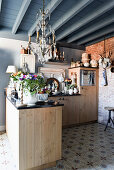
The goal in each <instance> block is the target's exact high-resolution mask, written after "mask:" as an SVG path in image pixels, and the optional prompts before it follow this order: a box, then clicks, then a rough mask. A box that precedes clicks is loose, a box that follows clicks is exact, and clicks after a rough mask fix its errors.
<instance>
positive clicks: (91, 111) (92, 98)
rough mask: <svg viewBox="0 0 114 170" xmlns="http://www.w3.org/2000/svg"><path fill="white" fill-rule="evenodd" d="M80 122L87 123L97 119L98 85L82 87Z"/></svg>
mask: <svg viewBox="0 0 114 170" xmlns="http://www.w3.org/2000/svg"><path fill="white" fill-rule="evenodd" d="M81 92H82V95H81V97H80V114H79V117H80V118H79V122H80V123H85V122H90V121H95V120H97V91H96V86H84V87H81Z"/></svg>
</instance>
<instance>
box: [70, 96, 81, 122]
mask: <svg viewBox="0 0 114 170" xmlns="http://www.w3.org/2000/svg"><path fill="white" fill-rule="evenodd" d="M79 101H80V96H69V102H68V103H67V105H68V107H69V114H68V125H73V124H77V123H79V107H80V106H79Z"/></svg>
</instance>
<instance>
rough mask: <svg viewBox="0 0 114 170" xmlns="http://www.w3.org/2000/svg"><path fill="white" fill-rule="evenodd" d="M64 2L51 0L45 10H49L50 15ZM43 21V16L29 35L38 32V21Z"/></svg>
mask: <svg viewBox="0 0 114 170" xmlns="http://www.w3.org/2000/svg"><path fill="white" fill-rule="evenodd" d="M62 1H63V0H51V1H50V3H49V4H48V5H47V7H46V9H45V10H47V9H48V10H49V12H50V14H51V13H52V12H53V11H54V10H55V9H56V8H57V6H58V5H59V4H60V3H61V2H62ZM39 20H41V16H39V17H38V19H37V21H36V22H35V23H34V24H33V26H32V27H31V28H30V29H29V31H28V35H31V36H32V35H33V34H34V32H35V31H36V26H37V24H38V21H39Z"/></svg>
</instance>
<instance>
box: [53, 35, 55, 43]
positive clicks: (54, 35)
mask: <svg viewBox="0 0 114 170" xmlns="http://www.w3.org/2000/svg"><path fill="white" fill-rule="evenodd" d="M54 42H55V35H54V33H53V43H54Z"/></svg>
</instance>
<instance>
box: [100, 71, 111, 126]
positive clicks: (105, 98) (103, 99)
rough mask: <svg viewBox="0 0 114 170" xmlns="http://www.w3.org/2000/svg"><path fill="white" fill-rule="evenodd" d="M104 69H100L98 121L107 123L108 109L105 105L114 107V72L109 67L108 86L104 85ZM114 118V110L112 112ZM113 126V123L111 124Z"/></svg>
mask: <svg viewBox="0 0 114 170" xmlns="http://www.w3.org/2000/svg"><path fill="white" fill-rule="evenodd" d="M102 73H103V69H102V68H100V69H99V99H98V100H99V102H98V122H99V123H103V124H106V122H107V119H108V111H106V110H105V109H104V107H108V106H109V107H114V73H111V71H110V69H107V79H108V86H103V85H102V80H103V74H102ZM112 118H113V119H114V112H113V113H112ZM111 126H112V125H111Z"/></svg>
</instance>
